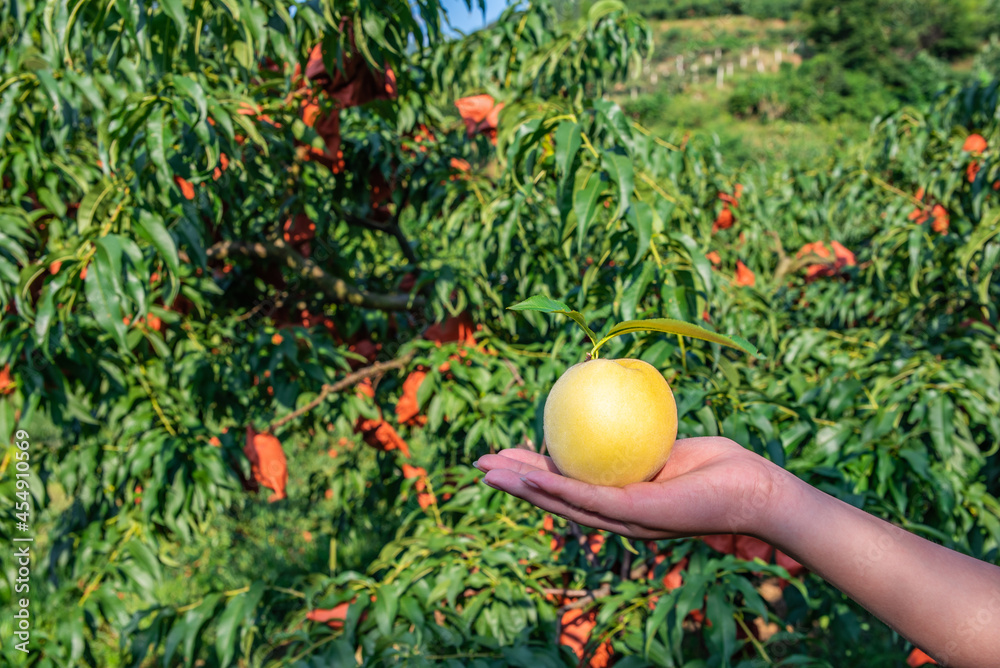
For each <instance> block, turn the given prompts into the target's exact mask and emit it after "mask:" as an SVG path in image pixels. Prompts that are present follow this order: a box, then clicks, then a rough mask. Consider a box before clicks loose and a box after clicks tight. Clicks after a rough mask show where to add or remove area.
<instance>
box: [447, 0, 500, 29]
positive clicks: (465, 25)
mask: <svg viewBox="0 0 1000 668" xmlns="http://www.w3.org/2000/svg"><path fill="white" fill-rule="evenodd" d="M441 4H442V5H444V8H445V9H446V10H448V20H449V21H450V22H451V25H452V26H454V27H455V28H457V29H458V30H461V31H462V32H464V33H470V32H473V31H474V30H478V29H479V28H482V27H483V26H485V25H487V24H488V23H490V22H492V21H495V20H496V18H497V17H498V16H500V13H501V12H502V11H503V10H504V8H505V7H506V6H507V2H506V0H486V20H485V21H484V20H483V13H482V12H481V11H479V7H478V4H479V3H478V0H474V1H473V3H472V6H473V10H472V11H471V12H470V11H469V10H468V9H466V7H465V2H464V1H463V0H443V1H442V3H441Z"/></svg>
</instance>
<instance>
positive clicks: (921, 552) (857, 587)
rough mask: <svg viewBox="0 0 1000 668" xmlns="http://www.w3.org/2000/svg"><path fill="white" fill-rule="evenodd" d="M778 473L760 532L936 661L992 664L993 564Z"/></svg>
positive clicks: (998, 619)
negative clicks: (959, 551) (771, 501)
mask: <svg viewBox="0 0 1000 668" xmlns="http://www.w3.org/2000/svg"><path fill="white" fill-rule="evenodd" d="M779 476H780V482H779V483H778V484H777V485H776V487H775V490H776V497H777V498H776V501H777V502H776V503H774V504H772V508H773V510H771V511H770V512H769V513H768V517H767V518H765V519H763V520H762V522H761V528H760V531H759V532H758V533H759V535H760V537H761V538H762V539H764V540H766V541H767V542H769V543H771V544H772V545H774V546H775V547H777V548H778V549H780V550H782V551H783V552H786V553H787V554H789V555H790V556H792V557H793V558H795V559H797V560H798V561H800V562H801V563H803V564H805V565H806V566H807V567H809V568H810V569H811V570H813V571H814V572H815V573H817V574H818V575H820V576H821V577H823V578H824V579H825V580H827V581H828V582H830V583H831V584H833V585H834V586H835V587H837V588H838V589H840V590H841V591H842V592H844V593H845V594H847V595H848V596H850V597H851V598H852V599H854V600H855V601H857V602H858V603H859V604H861V605H862V606H864V607H865V608H867V609H868V610H870V611H871V612H872V613H873V614H874V615H875V616H877V617H878V618H879V619H881V620H883V621H884V622H885V623H886V624H888V625H889V626H890V627H892V628H893V629H895V630H896V631H898V632H899V633H900V634H901V635H903V636H904V637H905V638H907V639H909V640H910V641H911V642H913V643H914V644H915V645H917V646H919V647H920V648H921V649H923V650H924V651H925V652H927V653H928V654H930V655H931V656H933V657H934V658H935V659H937V660H938V661H939V662H940V663H942V664H943V665H948V666H1000V568H998V567H997V566H993V565H991V564H987V563H986V562H983V561H979V560H977V559H973V558H972V557H969V556H966V555H963V554H960V553H958V552H955V551H953V550H949V549H948V548H945V547H942V546H940V545H936V544H935V543H932V542H930V541H928V540H924V539H923V538H920V537H918V536H915V535H914V534H911V533H909V532H907V531H905V530H903V529H900V528H899V527H896V526H894V525H892V524H890V523H888V522H884V521H882V520H880V519H878V518H876V517H873V516H872V515H869V514H868V513H866V512H864V511H862V510H858V509H857V508H855V507H853V506H851V505H848V504H846V503H844V502H842V501H839V500H837V499H835V498H833V497H831V496H829V495H827V494H824V493H822V492H820V491H819V490H817V489H815V488H813V487H811V486H809V485H807V484H805V483H803V482H802V481H800V480H798V479H797V478H795V477H794V476H792V475H791V474H789V473H787V472H781V473H780V474H779Z"/></svg>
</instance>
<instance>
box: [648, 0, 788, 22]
mask: <svg viewBox="0 0 1000 668" xmlns="http://www.w3.org/2000/svg"><path fill="white" fill-rule="evenodd" d="M802 4H803V3H802V0H687V1H686V2H669V1H667V0H640V1H639V2H632V3H629V7H630V8H632V10H633V11H636V12H639V13H640V14H642V15H643V16H645V17H647V18H650V19H658V20H664V19H687V18H696V17H702V16H724V15H728V14H745V15H747V16H753V17H754V18H758V19H786V20H787V19H790V18H791V17H792V16H793V15H794V14H795V12H797V11H798V10H799V9H800V8H801V7H802Z"/></svg>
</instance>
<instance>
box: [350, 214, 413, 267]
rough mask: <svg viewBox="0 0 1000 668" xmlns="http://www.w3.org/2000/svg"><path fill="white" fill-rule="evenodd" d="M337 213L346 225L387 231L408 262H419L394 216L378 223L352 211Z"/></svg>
mask: <svg viewBox="0 0 1000 668" xmlns="http://www.w3.org/2000/svg"><path fill="white" fill-rule="evenodd" d="M339 213H340V217H341V218H343V219H344V220H345V221H346V222H347V224H348V225H354V226H356V227H363V228H365V229H366V230H374V231H376V232H388V233H389V234H391V235H392V236H394V237H396V241H397V242H399V249H400V250H401V251H403V255H405V256H406V259H407V260H409V261H410V264H413V265H419V264H420V260H419V259H418V258H417V254H416V253H414V252H413V248H412V247H411V246H410V242H409V240H408V239H407V238H406V235H405V234H403V230H402V229H400V227H399V221H398V220H396V218H395V216H393V218H392V220H391V221H389V222H388V223H379V222H377V221H374V220H369V219H367V218H362V217H361V216H355V215H354V214H353V213H347V212H346V211H341V212H339Z"/></svg>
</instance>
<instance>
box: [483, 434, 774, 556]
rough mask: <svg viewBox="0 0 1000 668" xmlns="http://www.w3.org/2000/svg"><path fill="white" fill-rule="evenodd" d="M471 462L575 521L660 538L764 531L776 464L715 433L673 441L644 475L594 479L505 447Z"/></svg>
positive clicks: (496, 483)
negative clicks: (655, 469)
mask: <svg viewBox="0 0 1000 668" xmlns="http://www.w3.org/2000/svg"><path fill="white" fill-rule="evenodd" d="M475 466H476V467H477V468H479V469H480V470H481V471H485V472H486V475H485V476H483V482H485V483H486V484H488V485H490V486H491V487H494V488H496V489H499V490H501V491H504V492H507V493H508V494H513V495H514V496H517V497H520V498H522V499H524V500H526V501H529V502H531V503H533V504H535V505H536V506H538V507H539V508H542V509H543V510H547V511H549V512H551V513H554V514H556V515H559V516H561V517H564V518H566V519H569V520H573V521H574V522H577V523H578V524H583V525H585V526H589V527H593V528H595V529H605V530H608V531H613V532H615V533H617V534H621V535H623V536H627V537H629V538H639V539H661V538H681V537H685V536H701V535H706V534H714V533H742V534H748V535H752V536H758V537H761V534H762V533H764V532H765V529H764V525H765V519H766V518H767V517H768V516H769V515H770V511H771V509H772V506H773V504H774V503H775V498H774V497H775V496H776V490H777V489H778V487H779V486H781V485H783V484H784V483H786V482H787V478H786V476H787V475H788V474H786V473H785V472H784V471H783V470H782V469H781V468H779V467H778V466H776V465H774V464H772V463H771V462H769V461H768V460H766V459H764V458H763V457H761V456H759V455H757V454H755V453H754V452H752V451H750V450H747V449H746V448H743V447H742V446H740V445H739V444H738V443H736V442H734V441H732V440H730V439H728V438H719V437H706V438H686V439H681V440H678V441H676V442H675V443H674V448H673V450H672V451H671V453H670V458H669V459H668V460H667V463H666V465H665V466H664V467H663V469H661V470H660V472H659V473H657V474H656V476H655V477H654V478H653V479H652V480H650V481H648V482H639V483H633V484H631V485H626V486H625V487H604V486H600V485H591V484H588V483H585V482H580V481H579V480H574V479H572V478H568V477H566V476H563V475H562V474H560V473H559V470H558V469H557V468H556V466H555V464H553V463H552V459H551V458H550V457H546V456H544V455H540V454H538V453H535V452H531V451H529V450H523V449H518V448H508V449H506V450H501V451H500V452H499V453H498V454H495V455H484V456H483V457H481V458H479V460H477V461H476V462H475Z"/></svg>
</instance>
